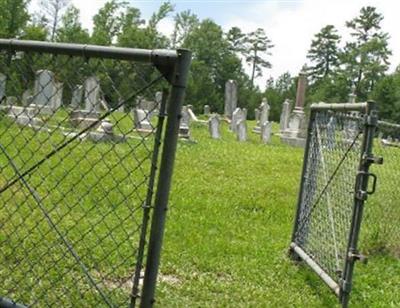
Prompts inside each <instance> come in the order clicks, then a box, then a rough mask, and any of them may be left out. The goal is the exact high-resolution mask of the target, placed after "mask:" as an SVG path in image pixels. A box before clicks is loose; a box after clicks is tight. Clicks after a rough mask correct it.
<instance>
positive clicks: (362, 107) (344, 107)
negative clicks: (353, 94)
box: [311, 102, 368, 112]
mask: <svg viewBox="0 0 400 308" xmlns="http://www.w3.org/2000/svg"><path fill="white" fill-rule="evenodd" d="M311 110H315V111H319V110H321V111H323V110H332V111H339V112H340V111H342V112H347V111H367V110H368V103H343V104H327V103H323V102H321V103H314V104H312V105H311Z"/></svg>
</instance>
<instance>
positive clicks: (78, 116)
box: [69, 110, 100, 129]
mask: <svg viewBox="0 0 400 308" xmlns="http://www.w3.org/2000/svg"><path fill="white" fill-rule="evenodd" d="M98 119H99V113H97V112H92V113H90V112H88V111H86V110H72V111H71V113H70V115H69V120H70V123H71V125H72V126H73V127H77V128H79V129H85V128H87V127H89V126H91V125H92V124H93V123H94V122H97V121H98ZM99 124H100V123H98V124H96V125H94V127H93V129H95V128H97V127H98V125H99Z"/></svg>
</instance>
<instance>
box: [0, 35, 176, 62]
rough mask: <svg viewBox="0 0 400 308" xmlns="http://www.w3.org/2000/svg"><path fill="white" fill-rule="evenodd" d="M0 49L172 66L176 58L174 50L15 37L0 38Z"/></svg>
mask: <svg viewBox="0 0 400 308" xmlns="http://www.w3.org/2000/svg"><path fill="white" fill-rule="evenodd" d="M1 50H8V51H27V52H28V51H35V52H41V53H51V54H62V55H70V56H82V57H87V58H108V59H118V60H130V61H134V62H142V63H149V64H154V65H163V66H173V65H174V64H175V62H176V60H177V58H178V53H177V51H175V50H165V49H154V50H150V49H138V48H122V47H105V46H96V45H83V44H69V43H68V44H67V43H52V42H40V41H27V40H26V41H25V40H16V39H0V51H1Z"/></svg>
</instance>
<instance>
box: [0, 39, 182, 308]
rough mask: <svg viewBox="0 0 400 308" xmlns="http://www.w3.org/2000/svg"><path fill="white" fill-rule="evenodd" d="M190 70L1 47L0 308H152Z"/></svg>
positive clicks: (143, 53) (150, 58)
mask: <svg viewBox="0 0 400 308" xmlns="http://www.w3.org/2000/svg"><path fill="white" fill-rule="evenodd" d="M189 63H190V54H189V53H188V52H186V51H178V52H176V51H151V50H135V49H123V48H105V47H98V46H80V45H67V44H50V43H38V42H23V41H6V40H0V100H1V114H0V281H1V283H0V306H2V305H6V304H13V303H14V302H17V303H20V304H24V305H29V306H38V307H43V306H49V307H50V306H59V307H102V306H108V307H114V306H116V307H120V306H128V305H129V304H130V305H131V306H134V305H135V302H136V298H138V297H140V293H141V286H142V278H143V276H144V285H143V291H142V292H143V293H142V295H143V297H142V301H141V304H142V306H149V305H151V303H152V302H153V297H154V288H155V282H156V276H157V270H158V263H159V254H160V249H161V243H162V234H163V229H164V218H165V209H166V206H167V199H168V193H169V186H170V179H171V174H172V167H173V160H174V155H175V149H176V140H177V129H178V122H179V112H180V107H181V104H182V97H183V92H184V87H185V84H186V77H187V70H188V66H189ZM165 87H167V88H168V89H170V91H169V92H170V95H169V104H168V112H167V114H166V110H165V108H166V101H167V91H166V90H164V91H163V92H160V91H161V90H162V89H163V88H165ZM165 115H168V117H167V123H166V131H165V132H163V128H164V126H165V125H164V123H163V122H164V116H165ZM164 141H165V142H164ZM162 144H163V145H162ZM161 149H162V151H161ZM160 152H162V154H161V153H160ZM159 153H160V154H159ZM158 169H159V170H160V171H159V173H158V174H157V171H158ZM157 179H158V181H157ZM156 186H157V189H156ZM150 214H151V215H150ZM150 224H152V225H151V231H150ZM148 243H150V244H148ZM147 249H149V250H147ZM146 262H147V266H145V264H146Z"/></svg>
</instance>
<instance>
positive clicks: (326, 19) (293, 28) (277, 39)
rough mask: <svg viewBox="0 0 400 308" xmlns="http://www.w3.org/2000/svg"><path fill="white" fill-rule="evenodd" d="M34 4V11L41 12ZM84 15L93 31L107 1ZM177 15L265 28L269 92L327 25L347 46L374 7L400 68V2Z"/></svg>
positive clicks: (165, 28)
mask: <svg viewBox="0 0 400 308" xmlns="http://www.w3.org/2000/svg"><path fill="white" fill-rule="evenodd" d="M37 1H38V0H34V1H33V4H32V8H31V9H32V10H36V8H37V4H36V3H37ZM71 1H72V3H73V4H74V5H75V6H76V7H78V8H79V9H80V11H81V20H82V23H83V25H84V26H85V27H86V28H88V29H91V28H92V17H93V15H94V14H95V13H96V12H97V11H98V10H99V8H101V7H102V6H103V5H104V3H105V2H106V0H71ZM129 2H130V4H131V5H132V6H135V7H137V8H139V9H140V10H141V12H142V16H143V17H144V18H145V19H147V18H148V17H149V16H151V14H152V13H153V12H154V11H156V10H157V8H158V7H159V6H160V4H161V3H162V2H163V1H154V0H142V1H135V0H130V1H129ZM171 3H172V4H174V5H175V12H180V11H183V10H191V11H192V12H193V13H195V14H196V15H197V16H199V18H200V19H204V18H211V19H213V20H214V21H215V22H216V23H217V24H219V25H221V26H222V28H223V29H224V30H225V31H227V30H229V29H230V28H231V27H233V26H237V27H239V28H241V29H242V30H243V31H244V32H250V31H253V30H255V29H257V28H263V29H264V30H265V32H266V34H267V36H268V37H269V38H270V39H271V41H272V43H273V44H274V48H273V49H272V50H271V52H272V55H271V56H270V58H269V60H270V62H271V63H272V68H271V69H267V70H264V76H263V77H262V78H259V80H258V82H257V83H258V84H259V85H260V87H261V88H264V85H265V81H266V80H267V79H268V78H269V77H274V78H277V77H278V76H280V75H281V74H283V73H285V72H289V73H291V74H292V75H297V74H298V72H299V71H300V70H301V67H302V66H303V65H304V64H305V63H306V62H307V58H306V55H307V51H308V49H309V47H310V44H311V40H312V38H313V36H314V34H316V33H318V32H319V30H320V29H321V28H322V27H324V26H325V25H327V24H332V25H334V26H335V27H336V28H337V29H338V32H339V34H340V35H341V36H342V43H344V41H346V40H347V39H348V38H349V31H348V29H346V27H345V22H346V21H349V20H351V19H353V18H354V17H356V16H357V15H358V14H359V11H360V9H361V7H363V6H367V5H371V6H375V7H376V8H377V10H378V12H379V13H381V14H383V16H384V20H383V21H382V30H383V31H385V32H388V33H389V35H390V40H389V47H390V48H391V50H392V53H393V54H392V56H391V57H390V62H391V67H390V71H393V70H394V69H395V68H396V67H397V66H398V65H399V64H400V34H399V33H398V31H399V29H400V18H399V12H400V0H375V1H372V0H258V1H257V0H247V1H236V0H203V1H201V0H196V1H195V0H175V1H173V0H172V1H171ZM172 18H173V14H171V16H169V17H168V18H167V19H165V20H164V21H162V22H161V23H160V25H159V30H160V31H161V32H163V33H165V34H170V33H171V32H172V29H173V20H172Z"/></svg>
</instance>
